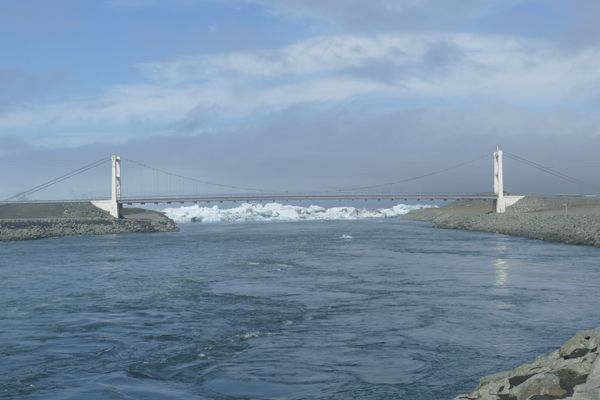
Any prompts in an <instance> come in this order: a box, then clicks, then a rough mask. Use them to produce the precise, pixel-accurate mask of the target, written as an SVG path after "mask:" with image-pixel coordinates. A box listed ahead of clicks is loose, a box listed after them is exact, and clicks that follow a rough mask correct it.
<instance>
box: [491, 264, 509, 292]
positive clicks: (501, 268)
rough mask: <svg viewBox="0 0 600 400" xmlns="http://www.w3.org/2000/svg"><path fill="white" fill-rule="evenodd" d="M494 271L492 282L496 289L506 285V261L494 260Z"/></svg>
mask: <svg viewBox="0 0 600 400" xmlns="http://www.w3.org/2000/svg"><path fill="white" fill-rule="evenodd" d="M494 269H495V270H496V280H495V282H494V283H495V285H496V287H502V286H504V285H506V282H507V281H508V263H507V262H506V260H503V259H501V258H497V259H496V260H494Z"/></svg>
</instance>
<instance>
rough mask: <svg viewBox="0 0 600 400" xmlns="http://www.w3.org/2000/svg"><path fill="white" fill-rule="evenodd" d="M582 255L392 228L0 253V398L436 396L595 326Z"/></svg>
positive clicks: (595, 287)
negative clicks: (578, 331) (580, 330)
mask: <svg viewBox="0 0 600 400" xmlns="http://www.w3.org/2000/svg"><path fill="white" fill-rule="evenodd" d="M599 256H600V250H599V249H595V248H588V247H580V246H569V245H562V244H552V243H545V242H540V241H534V240H527V239H522V238H512V237H507V236H502V235H494V234H485V233H474V232H463V231H447V230H437V229H434V228H432V227H430V226H429V225H427V224H424V223H418V222H411V221H404V220H402V219H398V218H388V219H378V220H358V221H303V222H271V223H268V222H267V223H265V222H262V223H260V222H259V223H257V222H253V223H215V224H200V223H196V224H193V223H190V224H183V225H182V229H181V232H179V233H170V234H146V235H143V234H131V235H120V236H95V237H71V238H58V239H48V240H39V241H32V242H13V243H0V398H6V399H12V398H20V399H21V398H22V399H218V400H221V399H223V400H225V399H392V398H394V399H403V400H412V399H424V400H432V399H451V398H453V397H454V396H455V395H457V394H458V393H461V392H466V391H469V390H471V389H473V388H474V387H475V386H476V385H477V383H478V380H479V377H481V376H483V375H486V374H489V373H493V372H498V371H500V370H504V369H510V368H513V367H515V366H517V365H519V364H521V363H523V362H527V361H531V360H533V359H534V358H535V357H536V356H539V355H542V354H544V353H547V352H549V351H551V350H553V349H555V348H556V347H558V346H559V345H561V344H562V343H563V342H564V341H565V340H566V339H568V338H570V337H571V336H572V335H573V334H574V333H575V332H576V331H577V330H579V329H583V328H588V327H594V326H599V325H600V311H599V308H598V305H597V301H596V300H597V295H598V293H599V290H600V262H599V260H600V257H599Z"/></svg>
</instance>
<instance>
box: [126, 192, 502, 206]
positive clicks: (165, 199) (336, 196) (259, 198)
mask: <svg viewBox="0 0 600 400" xmlns="http://www.w3.org/2000/svg"><path fill="white" fill-rule="evenodd" d="M494 199H496V196H495V195H493V194H489V193H484V194H457V193H323V194H293V193H290V194H288V193H285V194H232V195H198V196H156V197H123V198H121V199H120V200H119V203H121V204H128V205H131V204H146V203H167V204H169V203H210V202H221V203H222V202H248V203H249V202H264V201H273V202H275V201H294V200H299V201H302V200H314V201H330V200H405V201H408V200H432V201H433V200H494Z"/></svg>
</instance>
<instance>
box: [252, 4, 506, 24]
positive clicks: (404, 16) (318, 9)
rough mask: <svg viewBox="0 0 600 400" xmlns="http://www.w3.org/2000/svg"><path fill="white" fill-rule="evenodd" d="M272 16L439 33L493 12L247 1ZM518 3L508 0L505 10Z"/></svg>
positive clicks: (485, 8) (477, 7) (483, 7)
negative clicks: (307, 18) (264, 8)
mask: <svg viewBox="0 0 600 400" xmlns="http://www.w3.org/2000/svg"><path fill="white" fill-rule="evenodd" d="M248 1H250V2H254V3H258V4H260V5H262V6H264V7H266V8H267V9H269V10H271V12H273V13H276V14H282V15H286V16H290V17H295V18H302V17H310V18H317V19H322V20H326V21H328V22H331V23H333V24H335V25H337V26H340V27H343V28H347V29H349V30H351V31H355V32H356V31H361V32H377V31H440V30H442V31H443V30H447V29H449V28H456V27H457V26H458V25H459V24H460V23H464V22H465V21H468V20H469V19H471V18H475V17H477V16H481V15H483V14H486V13H488V12H491V11H492V10H493V8H494V6H495V5H496V7H497V2H494V1H491V0H447V1H436V0H371V1H368V2H367V1H363V0H328V1H320V0H287V1H278V0H248ZM516 2H518V1H517V0H507V1H505V2H503V3H504V7H509V6H510V5H511V4H514V3H516Z"/></svg>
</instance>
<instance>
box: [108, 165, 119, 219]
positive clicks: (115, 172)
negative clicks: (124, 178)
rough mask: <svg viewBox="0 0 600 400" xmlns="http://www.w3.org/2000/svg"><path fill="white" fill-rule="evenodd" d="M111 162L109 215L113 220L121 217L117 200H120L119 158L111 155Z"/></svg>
mask: <svg viewBox="0 0 600 400" xmlns="http://www.w3.org/2000/svg"><path fill="white" fill-rule="evenodd" d="M111 161H112V184H111V198H110V200H111V211H110V215H112V216H113V217H115V218H119V217H120V216H121V209H120V205H119V200H121V157H119V156H117V155H113V156H112V157H111Z"/></svg>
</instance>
